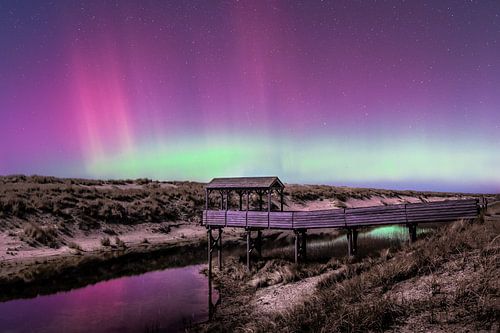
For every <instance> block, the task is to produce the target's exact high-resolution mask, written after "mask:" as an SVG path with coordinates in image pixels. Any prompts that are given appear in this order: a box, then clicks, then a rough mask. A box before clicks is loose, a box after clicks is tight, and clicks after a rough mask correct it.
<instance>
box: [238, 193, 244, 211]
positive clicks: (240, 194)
mask: <svg viewBox="0 0 500 333" xmlns="http://www.w3.org/2000/svg"><path fill="white" fill-rule="evenodd" d="M238 195H239V196H240V210H243V192H238Z"/></svg>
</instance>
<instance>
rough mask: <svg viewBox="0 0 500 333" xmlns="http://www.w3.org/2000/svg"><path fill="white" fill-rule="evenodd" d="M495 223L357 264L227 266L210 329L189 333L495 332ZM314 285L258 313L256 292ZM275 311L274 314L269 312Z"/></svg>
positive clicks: (499, 227)
mask: <svg viewBox="0 0 500 333" xmlns="http://www.w3.org/2000/svg"><path fill="white" fill-rule="evenodd" d="M499 231H500V216H499V215H495V214H493V215H492V216H486V217H485V218H484V217H483V216H482V217H481V218H479V219H478V220H476V221H459V222H456V223H453V224H451V225H448V226H445V227H442V228H441V229H438V230H436V231H435V232H432V233H430V234H428V235H426V236H422V237H420V239H419V241H417V242H416V243H414V244H411V245H408V244H407V245H403V246H402V247H400V248H399V249H398V248H395V247H393V248H391V249H388V250H384V251H382V252H380V253H378V252H377V253H372V254H371V255H361V256H360V257H358V258H356V259H349V258H343V259H334V258H332V260H330V261H329V262H327V263H309V264H305V265H299V266H296V265H293V264H291V263H289V262H286V261H281V260H273V261H272V262H269V261H268V262H267V263H264V262H259V263H256V265H255V267H254V270H253V271H252V273H247V272H246V270H245V267H244V266H243V265H242V264H241V263H237V262H231V263H228V264H226V266H225V268H223V270H222V272H218V273H217V275H216V280H217V283H218V284H219V288H220V290H221V294H222V295H223V298H222V303H221V304H220V305H219V307H218V308H217V311H216V313H215V316H214V318H213V320H212V321H210V322H209V323H207V324H204V325H201V326H197V327H194V328H193V330H194V331H214V332H215V331H227V332H231V331H240V332H367V331H375V332H378V331H403V332H414V331H425V332H427V331H435V330H441V331H446V332H448V331H457V332H458V331H479V330H487V331H498V329H499V326H498V325H499V322H500V282H499V276H500V237H499V234H500V233H499ZM310 276H318V282H317V284H315V285H314V286H313V287H312V288H310V290H308V291H307V293H306V294H304V296H303V299H302V300H301V301H300V302H299V303H298V304H295V305H293V306H290V307H288V308H286V309H285V310H284V311H281V312H275V313H272V314H269V313H262V311H260V309H259V306H258V305H257V306H256V304H255V302H253V300H254V299H255V294H256V292H258V291H259V290H264V289H262V288H264V287H266V286H269V285H275V284H278V283H279V284H282V285H283V286H286V285H287V284H293V283H296V281H301V280H303V279H306V278H308V277H310ZM276 307H277V308H278V306H276Z"/></svg>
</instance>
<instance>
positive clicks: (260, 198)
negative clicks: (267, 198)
mask: <svg viewBox="0 0 500 333" xmlns="http://www.w3.org/2000/svg"><path fill="white" fill-rule="evenodd" d="M259 210H262V191H259Z"/></svg>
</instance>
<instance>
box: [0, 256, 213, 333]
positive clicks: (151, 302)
mask: <svg viewBox="0 0 500 333" xmlns="http://www.w3.org/2000/svg"><path fill="white" fill-rule="evenodd" d="M202 267H203V265H192V266H187V267H182V268H171V269H166V270H163V271H156V272H150V273H146V274H142V275H138V276H131V277H123V278H118V279H114V280H109V281H105V282H100V283H97V284H95V285H91V286H87V287H84V288H80V289H75V290H72V291H69V292H62V293H57V294H53V295H48V296H39V297H36V298H33V299H23V300H13V301H8V302H4V303H0V332H146V331H155V332H175V331H179V330H182V329H183V328H184V327H186V326H187V325H189V324H190V323H195V322H200V321H203V320H206V319H207V318H208V304H207V293H208V283H207V278H206V276H204V275H202V274H200V270H201V269H202ZM214 293H215V294H216V291H214ZM214 297H215V298H218V295H214Z"/></svg>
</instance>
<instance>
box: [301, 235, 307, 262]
mask: <svg viewBox="0 0 500 333" xmlns="http://www.w3.org/2000/svg"><path fill="white" fill-rule="evenodd" d="M301 234H302V235H301V236H302V246H301V248H302V260H303V261H306V260H307V234H306V230H303V231H302V232H301Z"/></svg>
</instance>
